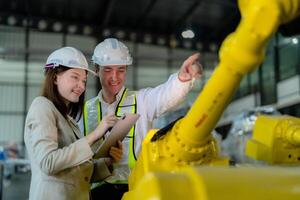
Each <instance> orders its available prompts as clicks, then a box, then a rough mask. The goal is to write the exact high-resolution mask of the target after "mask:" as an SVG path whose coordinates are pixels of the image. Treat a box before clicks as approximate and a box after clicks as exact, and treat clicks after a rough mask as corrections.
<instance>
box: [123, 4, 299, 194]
mask: <svg viewBox="0 0 300 200" xmlns="http://www.w3.org/2000/svg"><path fill="white" fill-rule="evenodd" d="M239 8H240V11H241V16H242V18H241V21H240V24H239V26H238V28H237V29H236V31H235V32H233V33H232V34H231V35H229V36H228V37H227V38H226V39H225V41H224V42H223V44H222V47H221V50H220V54H219V55H220V64H219V65H218V66H217V68H216V70H215V71H214V73H213V75H212V76H211V78H210V80H209V81H208V83H207V84H206V85H205V87H204V89H203V91H202V92H201V94H200V95H199V96H198V98H197V99H196V101H195V103H194V105H193V106H192V107H191V109H190V110H189V112H188V113H187V115H186V116H185V117H184V118H183V119H181V120H179V121H177V122H176V124H175V125H174V127H173V128H172V129H171V130H170V131H169V132H168V133H167V134H166V135H164V136H163V137H161V138H159V139H157V140H155V141H154V142H151V140H153V139H152V138H153V136H154V135H155V133H156V131H150V132H149V133H148V135H147V137H146V138H145V140H144V143H143V147H142V152H141V154H140V156H139V158H138V161H137V163H136V166H135V168H134V170H133V172H132V174H131V176H130V179H129V189H130V191H129V192H128V193H126V194H125V196H124V198H125V199H131V198H132V197H133V196H132V195H133V194H134V190H135V188H136V187H137V185H138V184H139V183H140V181H141V180H142V179H143V178H144V177H146V175H147V174H148V173H150V172H176V171H177V170H180V169H181V168H182V167H184V166H188V165H199V164H211V163H213V161H214V160H216V159H217V157H218V152H217V147H216V143H215V142H214V140H213V139H212V136H211V132H212V130H213V128H214V127H215V125H216V123H217V122H218V120H219V118H220V116H221V115H222V113H223V111H224V110H225V108H226V106H227V105H228V103H229V102H230V100H231V97H232V96H233V94H234V92H235V90H236V89H237V88H238V86H239V83H240V81H241V79H242V78H243V76H244V75H246V74H247V73H249V72H250V71H252V70H254V69H255V68H256V67H257V66H258V65H259V64H260V63H261V62H262V61H263V59H264V55H265V48H266V43H267V42H268V39H269V38H270V37H271V36H272V34H273V33H274V32H275V31H276V30H277V28H278V26H279V25H280V24H282V23H286V22H288V21H290V20H291V19H293V18H295V17H297V16H298V15H299V14H300V0H260V1H254V0H239Z"/></svg>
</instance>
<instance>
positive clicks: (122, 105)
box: [83, 88, 137, 169]
mask: <svg viewBox="0 0 300 200" xmlns="http://www.w3.org/2000/svg"><path fill="white" fill-rule="evenodd" d="M129 93H130V94H129ZM129 97H132V100H131V102H126V100H127V99H129ZM88 103H89V104H88ZM136 105H137V104H136V94H135V93H134V92H128V89H127V88H125V89H124V91H123V93H122V95H121V98H120V101H119V102H118V105H117V107H116V111H115V115H116V116H117V117H122V116H123V114H124V113H133V114H135V113H136V111H137V106H136ZM92 106H94V107H97V113H96V114H97V123H96V125H97V124H99V122H100V121H101V119H102V109H101V102H100V101H99V98H98V97H96V98H95V100H94V101H93V100H92V102H85V104H84V107H83V123H84V135H85V136H86V135H87V134H89V133H90V132H91V131H92V130H94V129H95V128H96V127H92V128H91V125H92V124H93V122H92V119H89V111H90V110H91V108H92ZM94 124H95V123H94ZM94 126H95V125H94ZM90 129H91V130H90ZM134 133H135V125H134V126H133V127H132V128H131V129H130V131H129V134H128V136H126V137H127V138H130V140H129V149H128V166H129V168H130V169H132V168H133V167H134V165H135V162H136V156H135V152H134Z"/></svg>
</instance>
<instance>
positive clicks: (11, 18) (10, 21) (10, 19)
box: [7, 16, 17, 26]
mask: <svg viewBox="0 0 300 200" xmlns="http://www.w3.org/2000/svg"><path fill="white" fill-rule="evenodd" d="M16 23H17V19H16V18H15V17H14V16H9V17H8V18H7V24H8V25H10V26H13V25H15V24H16Z"/></svg>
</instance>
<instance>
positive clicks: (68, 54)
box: [45, 47, 95, 75]
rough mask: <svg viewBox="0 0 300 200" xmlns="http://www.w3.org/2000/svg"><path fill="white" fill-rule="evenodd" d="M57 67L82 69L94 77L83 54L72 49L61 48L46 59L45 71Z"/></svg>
mask: <svg viewBox="0 0 300 200" xmlns="http://www.w3.org/2000/svg"><path fill="white" fill-rule="evenodd" d="M59 65H62V66H65V67H70V68H79V69H84V70H87V71H89V72H91V73H92V74H94V75H95V72H94V71H93V70H90V69H89V66H88V62H87V61H86V58H85V56H84V55H83V53H82V52H81V51H79V50H77V49H75V48H73V47H62V48H60V49H57V50H55V51H54V52H52V53H51V54H50V55H49V57H48V59H47V62H46V65H45V69H49V68H55V67H58V66H59Z"/></svg>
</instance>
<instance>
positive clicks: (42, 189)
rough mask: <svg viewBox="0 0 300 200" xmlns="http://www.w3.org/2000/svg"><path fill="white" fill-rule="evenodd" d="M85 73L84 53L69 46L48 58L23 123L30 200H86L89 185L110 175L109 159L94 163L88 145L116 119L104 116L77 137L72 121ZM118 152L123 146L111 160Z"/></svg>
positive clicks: (118, 155) (79, 105) (114, 150)
mask: <svg viewBox="0 0 300 200" xmlns="http://www.w3.org/2000/svg"><path fill="white" fill-rule="evenodd" d="M88 71H90V72H92V71H91V70H89V69H88V64H87V61H86V59H85V57H84V55H83V54H82V53H81V52H80V51H78V50H77V49H75V48H72V47H63V48H61V49H58V50H56V51H54V52H53V53H52V54H51V55H50V56H49V57H48V59H47V63H46V65H45V80H44V86H43V88H42V93H41V96H39V97H37V98H35V99H34V101H33V102H32V104H31V106H30V108H29V111H28V114H27V118H26V124H25V134H24V139H25V144H26V148H27V150H28V154H29V158H30V162H31V170H32V177H31V185H30V193H29V199H31V200H33V199H38V200H40V199H43V200H45V199H51V200H53V199H55V200H59V199H72V200H74V199H80V200H81V199H89V191H90V182H91V181H93V180H94V181H99V180H101V179H104V178H106V177H108V176H110V175H111V172H110V170H109V167H110V166H111V162H112V160H111V159H110V158H102V159H98V160H93V159H92V158H93V155H94V152H93V151H92V148H91V146H92V144H94V143H95V142H96V141H97V140H98V139H100V138H101V137H102V136H103V135H104V133H105V132H106V130H107V129H108V128H110V127H111V126H113V125H114V124H115V122H116V120H117V118H116V117H115V116H113V115H110V116H106V117H104V118H103V119H102V121H101V122H100V124H99V125H98V127H97V128H96V129H95V130H94V131H93V132H92V133H90V134H88V136H86V137H80V130H79V129H78V127H77V125H76V122H75V121H74V119H76V116H78V114H80V113H81V110H82V106H83V101H84V91H85V86H86V79H87V72H88ZM92 73H93V72H92ZM122 153H123V149H122V145H121V143H119V148H116V147H112V148H111V150H110V155H111V156H112V158H113V160H115V161H118V160H119V159H120V158H121V156H122Z"/></svg>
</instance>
